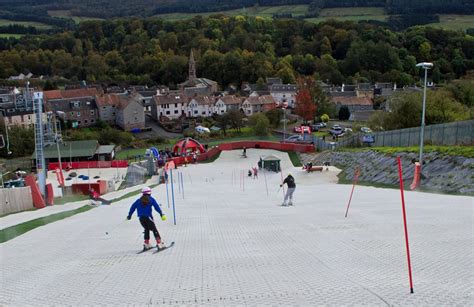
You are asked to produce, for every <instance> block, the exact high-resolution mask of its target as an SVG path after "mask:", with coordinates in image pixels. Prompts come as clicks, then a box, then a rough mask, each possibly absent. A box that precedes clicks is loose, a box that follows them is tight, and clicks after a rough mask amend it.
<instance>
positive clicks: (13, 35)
mask: <svg viewBox="0 0 474 307" xmlns="http://www.w3.org/2000/svg"><path fill="white" fill-rule="evenodd" d="M23 35H24V34H10V33H0V38H20V37H22V36H23Z"/></svg>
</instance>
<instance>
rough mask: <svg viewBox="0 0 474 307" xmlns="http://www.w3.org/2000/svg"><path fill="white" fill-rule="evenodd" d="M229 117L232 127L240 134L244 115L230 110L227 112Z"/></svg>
mask: <svg viewBox="0 0 474 307" xmlns="http://www.w3.org/2000/svg"><path fill="white" fill-rule="evenodd" d="M227 116H228V117H229V122H230V127H231V128H233V129H235V130H236V131H237V132H240V129H241V128H242V127H243V124H244V123H243V119H244V115H243V114H242V112H240V111H239V110H230V111H228V112H227Z"/></svg>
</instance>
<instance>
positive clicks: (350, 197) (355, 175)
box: [344, 168, 360, 217]
mask: <svg viewBox="0 0 474 307" xmlns="http://www.w3.org/2000/svg"><path fill="white" fill-rule="evenodd" d="M359 175H360V169H359V168H356V170H355V174H354V184H353V185H352V191H351V196H349V202H348V203H347V208H346V215H345V216H344V217H347V213H348V212H349V206H350V205H351V200H352V194H353V193H354V188H355V186H356V184H357V180H358V179H359Z"/></svg>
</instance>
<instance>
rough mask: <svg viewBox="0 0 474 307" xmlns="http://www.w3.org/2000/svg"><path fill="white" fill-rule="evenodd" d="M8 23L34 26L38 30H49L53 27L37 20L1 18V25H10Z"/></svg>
mask: <svg viewBox="0 0 474 307" xmlns="http://www.w3.org/2000/svg"><path fill="white" fill-rule="evenodd" d="M8 25H22V26H25V27H28V26H33V27H35V28H36V29H38V30H47V29H51V28H52V26H50V25H47V24H44V23H41V22H35V21H16V20H8V19H0V27H1V26H8Z"/></svg>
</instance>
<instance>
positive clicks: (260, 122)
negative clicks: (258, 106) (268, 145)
mask: <svg viewBox="0 0 474 307" xmlns="http://www.w3.org/2000/svg"><path fill="white" fill-rule="evenodd" d="M249 126H250V127H252V129H253V131H254V132H255V134H256V135H258V136H266V135H268V132H269V131H268V128H269V126H270V121H269V120H268V118H267V117H266V116H265V114H263V113H255V114H253V115H252V116H250V117H249Z"/></svg>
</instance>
